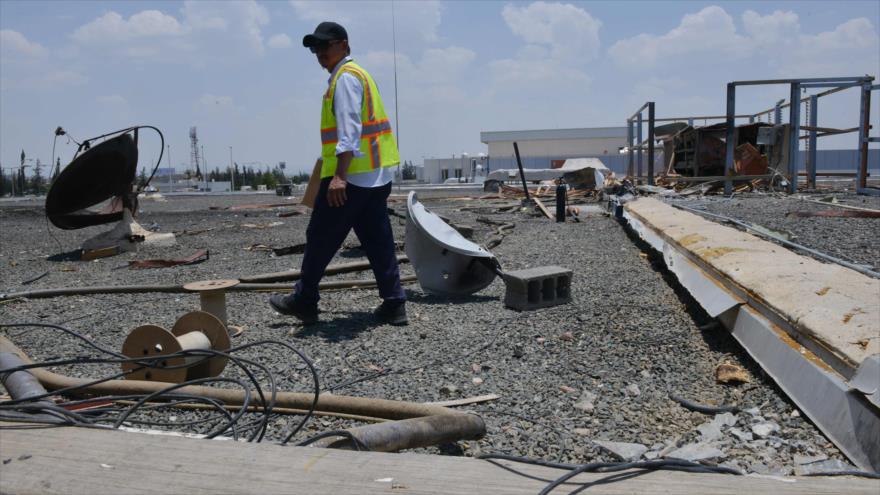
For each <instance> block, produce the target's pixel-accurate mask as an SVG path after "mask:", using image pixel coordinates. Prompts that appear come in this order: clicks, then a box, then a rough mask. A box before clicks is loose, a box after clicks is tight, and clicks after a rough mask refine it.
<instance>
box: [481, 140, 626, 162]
mask: <svg viewBox="0 0 880 495" xmlns="http://www.w3.org/2000/svg"><path fill="white" fill-rule="evenodd" d="M517 145H518V146H519V154H520V156H521V157H523V158H525V157H532V156H554V155H558V156H559V157H560V158H564V157H570V156H578V155H583V156H595V155H605V154H608V155H616V154H617V149H618V148H619V147H621V146H625V145H626V139H625V138H592V139H544V140H539V141H518V142H517ZM489 156H490V157H492V158H496V157H497V158H506V157H513V156H515V155H514V152H513V142H512V141H493V142H490V143H489Z"/></svg>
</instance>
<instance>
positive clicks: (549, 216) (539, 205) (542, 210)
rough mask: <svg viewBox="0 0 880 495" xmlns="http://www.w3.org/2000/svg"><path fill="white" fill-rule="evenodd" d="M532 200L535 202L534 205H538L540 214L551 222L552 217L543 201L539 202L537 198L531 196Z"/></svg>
mask: <svg viewBox="0 0 880 495" xmlns="http://www.w3.org/2000/svg"><path fill="white" fill-rule="evenodd" d="M532 200H533V201H534V202H535V204H536V205H538V209H539V210H541V212H542V213H543V214H544V215H545V216H546V217H547V218H549V219H550V220H553V215H551V214H550V212H549V211H548V210H547V207H546V206H544V202H543V201H541V200H540V199H538V197H537V196H532Z"/></svg>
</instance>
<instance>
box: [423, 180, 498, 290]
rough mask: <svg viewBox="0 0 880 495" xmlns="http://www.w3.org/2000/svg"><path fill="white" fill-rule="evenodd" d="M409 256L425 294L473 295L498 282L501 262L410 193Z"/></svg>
mask: <svg viewBox="0 0 880 495" xmlns="http://www.w3.org/2000/svg"><path fill="white" fill-rule="evenodd" d="M406 206H407V221H406V254H407V257H408V258H409V259H410V261H412V264H413V268H414V269H415V271H416V276H417V277H418V279H419V284H420V285H421V286H422V289H424V290H425V291H426V292H429V293H432V294H444V295H466V294H473V293H474V292H477V291H479V290H481V289H484V288H485V287H487V286H488V285H489V284H491V283H492V281H493V280H495V276H496V274H497V272H498V271H499V270H500V268H498V261H497V260H496V259H495V256H494V255H493V254H492V253H490V252H489V251H487V250H486V249H484V248H482V247H481V246H479V245H478V244H476V243H474V242H471V241H469V240H467V239H465V238H464V237H463V236H462V235H461V234H460V233H458V232H457V231H456V230H455V229H453V228H452V227H450V226H449V225H448V224H447V223H446V222H444V221H443V220H442V219H441V218H440V217H438V216H437V215H436V214H434V213H432V212H430V211H428V210H427V209H426V208H425V206H424V205H422V204H421V203H420V202H419V201H418V198H417V197H416V193H415V191H410V193H409V196H408V197H407V202H406Z"/></svg>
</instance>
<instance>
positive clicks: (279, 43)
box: [266, 34, 293, 48]
mask: <svg viewBox="0 0 880 495" xmlns="http://www.w3.org/2000/svg"><path fill="white" fill-rule="evenodd" d="M266 44H267V45H268V46H269V48H289V47H290V46H291V45H292V44H293V42H292V41H291V40H290V36H287V35H286V34H276V35H274V36H272V37H271V38H269V41H268V42H266Z"/></svg>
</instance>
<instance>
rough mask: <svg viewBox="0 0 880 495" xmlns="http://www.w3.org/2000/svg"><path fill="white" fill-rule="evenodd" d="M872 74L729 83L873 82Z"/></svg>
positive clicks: (746, 84)
mask: <svg viewBox="0 0 880 495" xmlns="http://www.w3.org/2000/svg"><path fill="white" fill-rule="evenodd" d="M873 80H874V78H873V77H872V76H855V77H805V78H800V79H755V80H751V81H733V82H730V83H728V84H732V85H734V86H761V85H769V84H800V83H826V82H839V83H848V82H866V81H867V82H871V81H873Z"/></svg>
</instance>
